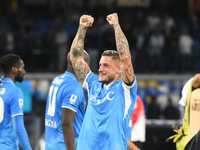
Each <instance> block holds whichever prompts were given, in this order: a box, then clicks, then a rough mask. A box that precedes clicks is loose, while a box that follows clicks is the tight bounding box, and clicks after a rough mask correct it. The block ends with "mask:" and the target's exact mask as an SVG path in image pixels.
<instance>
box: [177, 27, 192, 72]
mask: <svg viewBox="0 0 200 150" xmlns="http://www.w3.org/2000/svg"><path fill="white" fill-rule="evenodd" d="M178 44H179V53H180V57H181V60H180V68H181V71H182V72H185V71H186V72H187V71H191V70H192V69H193V60H192V59H193V55H192V47H193V46H194V42H193V39H192V37H191V36H190V35H189V33H188V30H187V29H183V30H182V34H181V35H180V37H179V41H178Z"/></svg>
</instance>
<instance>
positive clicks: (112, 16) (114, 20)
mask: <svg viewBox="0 0 200 150" xmlns="http://www.w3.org/2000/svg"><path fill="white" fill-rule="evenodd" d="M106 20H107V21H108V23H109V24H110V25H112V26H114V25H117V24H119V20H118V16H117V13H113V14H110V15H108V16H107V18H106Z"/></svg>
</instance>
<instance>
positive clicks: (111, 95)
mask: <svg viewBox="0 0 200 150" xmlns="http://www.w3.org/2000/svg"><path fill="white" fill-rule="evenodd" d="M106 98H107V99H108V100H109V101H111V100H113V98H114V92H109V93H108V94H107V95H106Z"/></svg>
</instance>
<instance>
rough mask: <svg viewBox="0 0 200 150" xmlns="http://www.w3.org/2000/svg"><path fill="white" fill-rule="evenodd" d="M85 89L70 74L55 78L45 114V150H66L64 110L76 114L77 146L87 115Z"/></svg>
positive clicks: (66, 73)
mask: <svg viewBox="0 0 200 150" xmlns="http://www.w3.org/2000/svg"><path fill="white" fill-rule="evenodd" d="M85 103H86V101H85V97H84V92H83V88H82V87H81V85H80V84H79V82H78V80H77V79H76V77H75V76H74V75H73V74H72V73H69V72H67V71H66V72H65V73H64V74H62V75H60V76H58V77H56V78H54V80H53V82H52V84H51V87H50V89H49V93H48V99H47V105H46V114H45V149H46V150H66V145H65V141H64V136H63V130H62V125H61V121H62V119H61V118H62V108H69V109H71V110H73V111H75V112H76V116H75V120H74V132H75V146H76V142H77V140H78V138H79V133H80V129H81V126H82V122H83V118H84V113H85Z"/></svg>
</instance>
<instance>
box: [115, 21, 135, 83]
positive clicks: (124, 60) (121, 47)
mask: <svg viewBox="0 0 200 150" xmlns="http://www.w3.org/2000/svg"><path fill="white" fill-rule="evenodd" d="M114 30H115V39H116V46H117V51H118V52H119V57H120V61H121V63H120V69H121V78H122V79H123V81H124V82H125V83H127V84H128V85H129V84H131V83H133V81H134V71H133V65H132V62H131V53H130V50H129V44H128V41H127V39H126V37H125V35H124V33H123V32H122V30H121V27H120V25H119V24H118V25H115V26H114Z"/></svg>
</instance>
